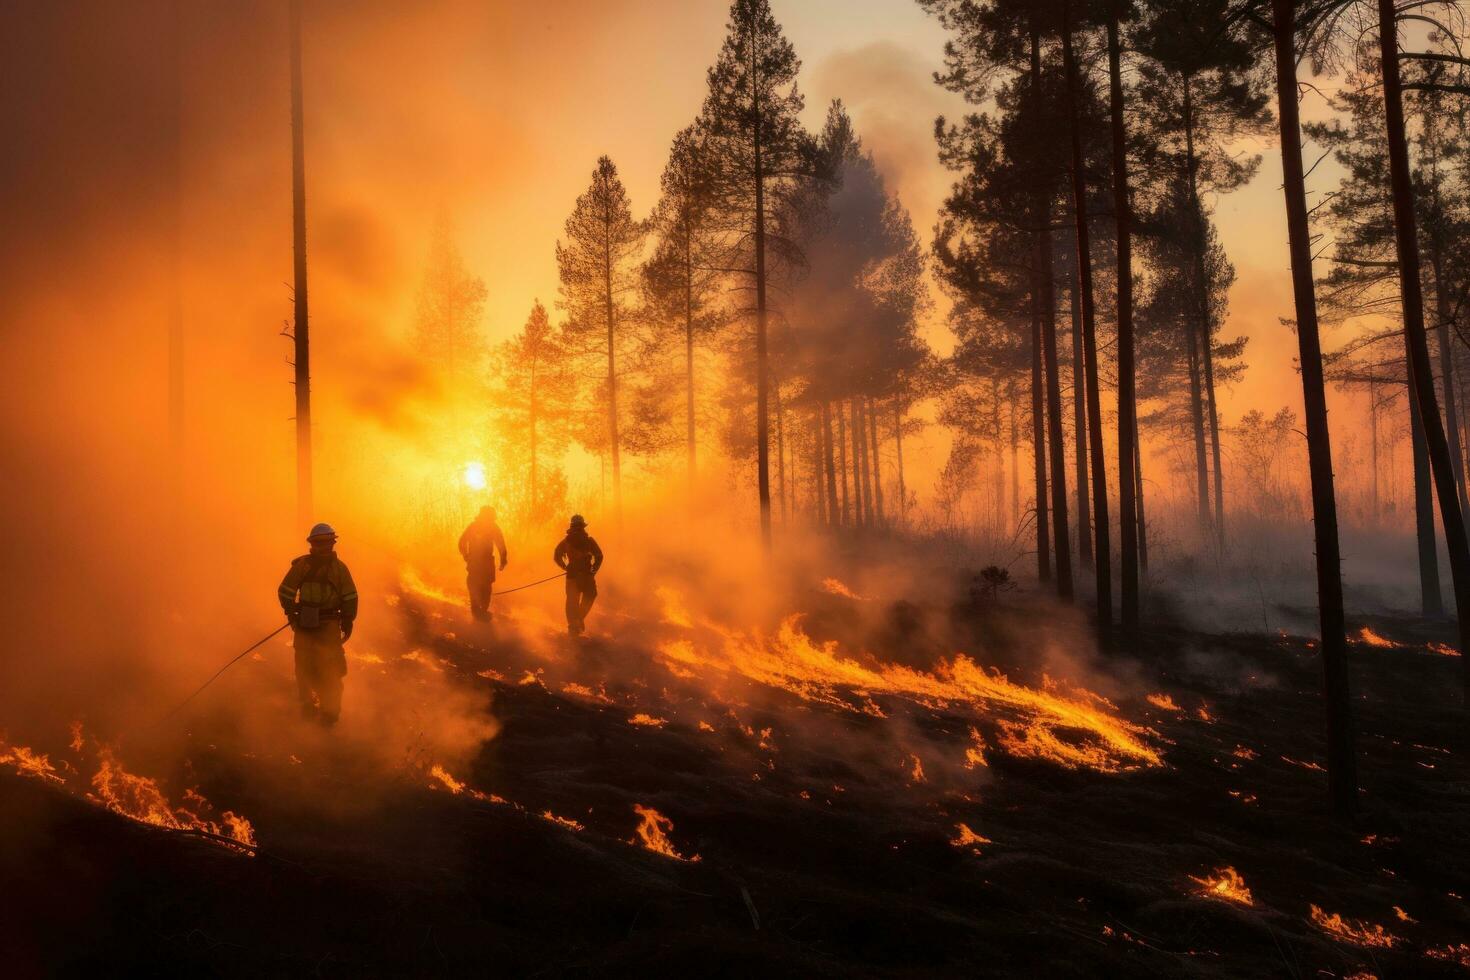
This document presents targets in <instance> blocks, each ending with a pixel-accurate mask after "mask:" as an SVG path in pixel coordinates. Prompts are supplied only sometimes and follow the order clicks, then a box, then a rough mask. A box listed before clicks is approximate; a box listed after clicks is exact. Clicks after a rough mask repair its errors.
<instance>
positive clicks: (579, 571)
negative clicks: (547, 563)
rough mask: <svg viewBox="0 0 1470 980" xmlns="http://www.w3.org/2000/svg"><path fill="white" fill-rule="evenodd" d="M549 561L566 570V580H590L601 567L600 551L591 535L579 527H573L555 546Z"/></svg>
mask: <svg viewBox="0 0 1470 980" xmlns="http://www.w3.org/2000/svg"><path fill="white" fill-rule="evenodd" d="M551 560H552V561H554V562H556V563H557V565H558V566H560V567H561V568H563V569H565V570H566V573H567V577H568V578H572V579H581V578H591V577H593V576H594V575H596V574H597V570H598V569H600V568H601V567H602V549H601V548H599V547H598V546H597V540H596V539H595V538H593V537H592V535H590V534H588V533H587V532H586V531H584V530H582V529H581V528H580V527H573V528H570V529H569V530H568V531H567V536H566V537H564V538H562V539H561V543H560V544H558V545H557V546H556V551H554V552H553V553H552V555H551Z"/></svg>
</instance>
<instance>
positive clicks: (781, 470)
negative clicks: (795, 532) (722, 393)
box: [771, 376, 791, 525]
mask: <svg viewBox="0 0 1470 980" xmlns="http://www.w3.org/2000/svg"><path fill="white" fill-rule="evenodd" d="M771 388H772V394H774V395H775V396H776V483H777V492H778V493H779V494H780V503H781V523H782V524H783V525H784V524H787V523H789V522H790V520H791V513H790V511H789V510H788V509H787V500H786V425H785V421H786V416H785V413H784V412H782V411H781V379H780V378H777V377H774V376H772V378H771Z"/></svg>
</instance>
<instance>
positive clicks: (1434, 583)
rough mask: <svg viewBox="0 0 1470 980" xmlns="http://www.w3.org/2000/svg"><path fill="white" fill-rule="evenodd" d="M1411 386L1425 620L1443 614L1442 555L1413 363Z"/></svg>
mask: <svg viewBox="0 0 1470 980" xmlns="http://www.w3.org/2000/svg"><path fill="white" fill-rule="evenodd" d="M1404 367H1405V372H1406V376H1407V384H1408V402H1409V445H1410V447H1411V449H1412V450H1413V455H1414V539H1415V542H1416V543H1417V545H1418V549H1419V608H1420V610H1421V612H1422V613H1423V615H1424V616H1425V617H1426V618H1437V617H1439V616H1443V615H1444V598H1443V596H1442V595H1441V588H1440V583H1439V552H1438V549H1436V547H1435V544H1434V491H1433V489H1432V487H1431V486H1430V481H1431V479H1432V477H1431V476H1430V474H1429V445H1428V443H1427V442H1426V441H1425V439H1424V416H1423V415H1422V414H1421V413H1420V411H1419V400H1418V399H1417V398H1416V397H1415V396H1414V390H1415V383H1414V364H1413V361H1412V360H1410V359H1407V358H1406V359H1405V361H1404Z"/></svg>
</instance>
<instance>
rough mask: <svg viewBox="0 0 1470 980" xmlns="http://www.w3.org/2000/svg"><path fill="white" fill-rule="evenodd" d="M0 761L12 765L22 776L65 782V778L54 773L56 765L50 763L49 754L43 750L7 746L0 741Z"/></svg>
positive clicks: (21, 746)
mask: <svg viewBox="0 0 1470 980" xmlns="http://www.w3.org/2000/svg"><path fill="white" fill-rule="evenodd" d="M0 762H3V763H8V764H9V765H12V766H14V767H15V771H16V772H18V773H20V774H21V775H22V776H30V777H31V778H32V779H45V780H49V781H50V782H53V783H64V782H66V780H65V779H63V778H62V777H60V776H58V775H56V767H55V766H53V765H52V764H51V758H50V757H49V756H47V755H46V754H45V753H44V752H36V751H34V750H32V749H28V748H26V747H25V746H24V745H10V746H7V745H4V744H3V743H0Z"/></svg>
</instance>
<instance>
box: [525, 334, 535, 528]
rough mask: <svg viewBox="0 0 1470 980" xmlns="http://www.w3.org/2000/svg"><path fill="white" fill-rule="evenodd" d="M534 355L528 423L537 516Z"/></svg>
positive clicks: (533, 507) (532, 485)
mask: <svg viewBox="0 0 1470 980" xmlns="http://www.w3.org/2000/svg"><path fill="white" fill-rule="evenodd" d="M534 358H535V355H532V361H531V392H530V394H531V404H530V411H529V413H528V414H529V415H530V418H529V419H527V421H528V422H529V423H530V428H531V508H530V510H531V516H532V518H533V519H534V518H535V516H536V361H535V359H534Z"/></svg>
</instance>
